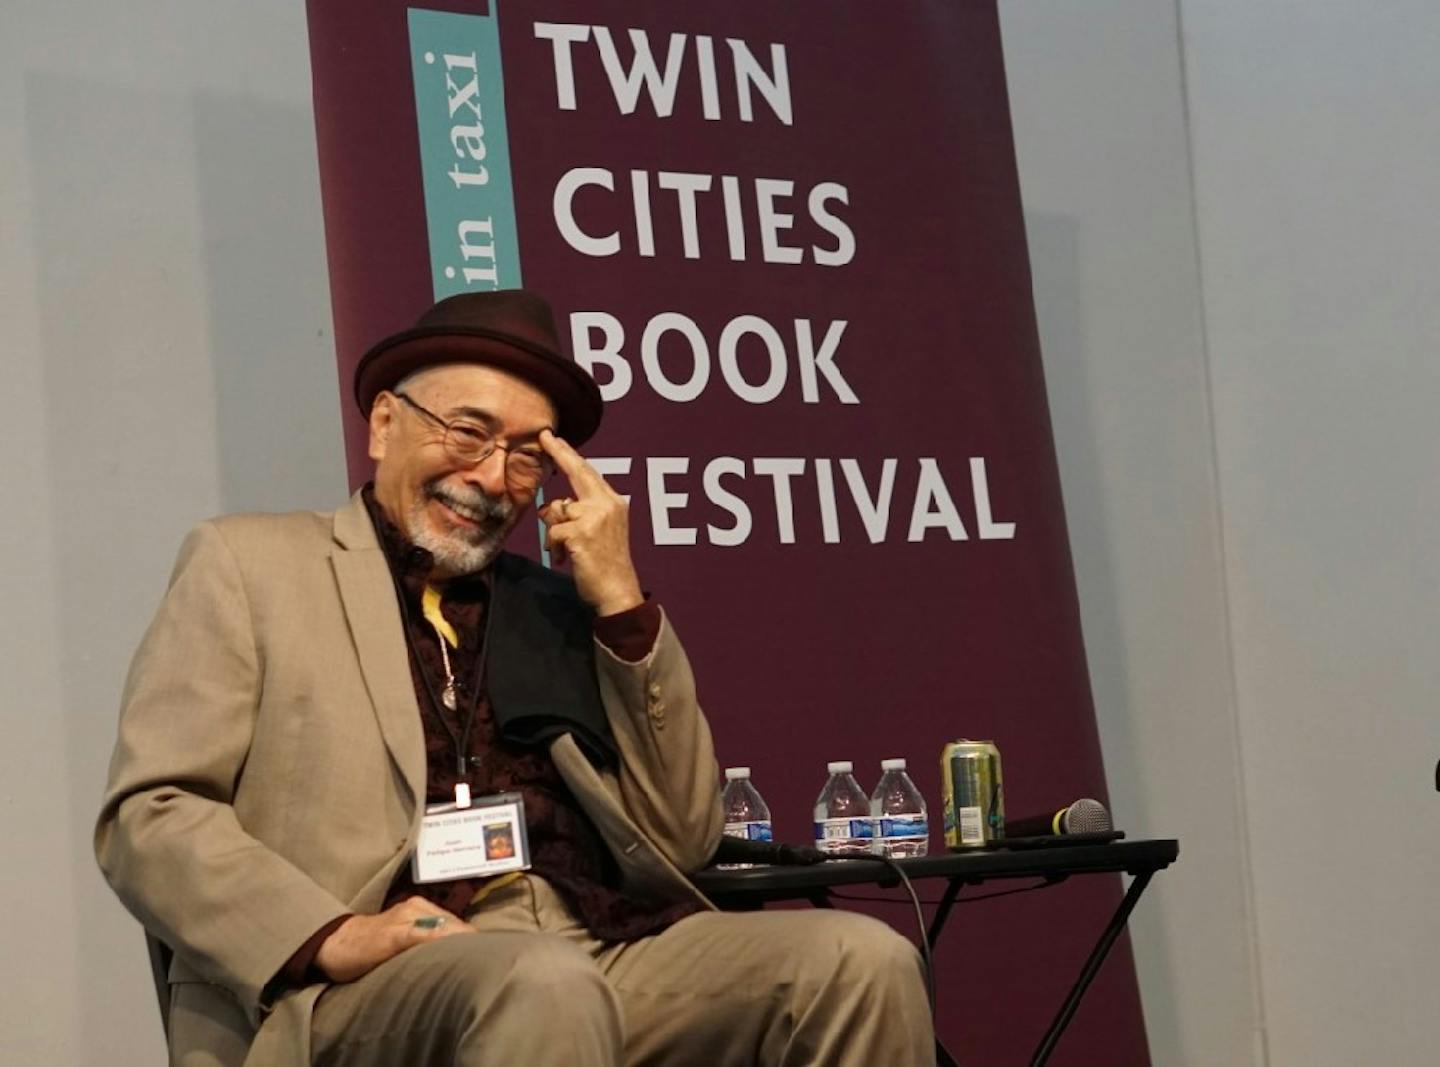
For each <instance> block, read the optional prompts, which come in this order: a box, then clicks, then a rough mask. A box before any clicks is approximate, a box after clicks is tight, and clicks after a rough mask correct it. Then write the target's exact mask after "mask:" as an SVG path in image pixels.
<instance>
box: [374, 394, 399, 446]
mask: <svg viewBox="0 0 1440 1067" xmlns="http://www.w3.org/2000/svg"><path fill="white" fill-rule="evenodd" d="M394 429H395V397H394V395H393V394H391V393H388V392H383V393H381V394H380V395H379V396H377V397H376V398H375V403H374V404H372V405H370V458H371V459H373V460H374V461H375V462H376V463H379V462H380V461H381V460H382V459H384V458H385V447H386V445H387V444H388V443H389V440H390V434H391V433H392V432H393V431H394Z"/></svg>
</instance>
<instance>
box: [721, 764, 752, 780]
mask: <svg viewBox="0 0 1440 1067" xmlns="http://www.w3.org/2000/svg"><path fill="white" fill-rule="evenodd" d="M749 777H750V768H749V767H726V768H725V780H726V781H727V782H735V781H738V780H740V779H741V778H749Z"/></svg>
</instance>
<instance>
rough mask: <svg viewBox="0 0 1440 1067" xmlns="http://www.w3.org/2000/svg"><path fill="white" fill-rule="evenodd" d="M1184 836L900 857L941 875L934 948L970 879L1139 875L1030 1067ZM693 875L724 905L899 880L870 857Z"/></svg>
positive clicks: (822, 896) (948, 1059)
mask: <svg viewBox="0 0 1440 1067" xmlns="http://www.w3.org/2000/svg"><path fill="white" fill-rule="evenodd" d="M1179 853H1180V843H1179V842H1178V841H1174V840H1156V841H1112V842H1109V843H1107V844H1088V845H1062V846H1058V847H1047V848H1023V849H1022V848H1015V849H993V850H987V851H983V852H947V853H942V854H940V855H935V856H922V857H919V858H917V859H905V860H898V861H896V862H898V863H899V865H900V867H901V869H902V870H904V872H905V874H906V876H907V877H909V878H910V879H911V880H914V879H919V878H944V879H946V880H947V883H948V884H947V885H946V887H945V893H944V895H943V896H942V897H941V899H940V903H939V905H938V906H937V908H936V910H935V915H934V917H933V918H932V919H931V921H930V928H929V930H928V931H927V933H926V940H928V941H929V943H930V947H931V948H932V949H934V947H935V945H936V942H937V941H938V940H939V938H940V932H941V931H942V930H943V929H944V928H945V922H946V920H947V919H949V917H950V911H951V909H952V908H953V907H954V906H955V903H956V901H957V900H958V899H959V897H960V891H961V890H962V889H964V888H965V886H967V885H980V884H981V883H984V882H992V881H999V880H1013V879H1022V878H1038V879H1040V880H1041V881H1042V882H1049V883H1057V882H1063V881H1065V880H1066V879H1067V878H1069V877H1071V876H1072V875H1077V874H1115V873H1124V874H1129V875H1132V876H1133V877H1134V881H1132V882H1131V883H1130V888H1129V889H1128V890H1127V891H1126V893H1125V896H1124V898H1123V899H1122V900H1121V901H1120V904H1119V906H1118V907H1117V908H1116V909H1115V913H1114V914H1113V915H1112V916H1111V917H1110V921H1109V923H1108V924H1107V925H1106V926H1105V929H1104V931H1103V932H1102V933H1101V935H1100V939H1099V940H1098V941H1097V942H1096V943H1095V947H1094V948H1093V949H1092V950H1091V952H1090V955H1089V956H1088V957H1087V958H1086V960H1085V963H1084V965H1083V966H1082V967H1081V968H1080V975H1079V977H1078V978H1076V980H1075V984H1074V985H1073V986H1071V988H1070V992H1069V993H1068V994H1067V995H1066V997H1065V1000H1064V1002H1063V1003H1062V1004H1061V1006H1060V1010H1059V1012H1057V1013H1056V1015H1055V1018H1054V1020H1053V1021H1052V1022H1051V1024H1050V1028H1049V1029H1048V1030H1046V1031H1045V1036H1044V1037H1043V1038H1042V1039H1041V1041H1040V1044H1039V1046H1038V1047H1037V1048H1036V1050H1035V1054H1034V1055H1033V1056H1032V1057H1031V1060H1030V1063H1031V1065H1032V1067H1038V1065H1040V1064H1043V1063H1045V1061H1046V1060H1048V1059H1049V1058H1050V1053H1051V1052H1053V1051H1054V1049H1055V1045H1056V1043H1057V1042H1058V1041H1059V1040H1060V1035H1061V1034H1062V1033H1064V1032H1065V1028H1066V1027H1067V1026H1068V1025H1069V1024H1070V1020H1071V1018H1073V1017H1074V1015H1075V1009H1076V1008H1077V1007H1079V1005H1080V998H1081V997H1083V996H1084V995H1085V991H1086V990H1087V989H1089V988H1090V983H1091V982H1092V981H1093V980H1094V978H1095V975H1096V974H1097V973H1098V972H1099V970H1100V965H1101V964H1102V963H1104V962H1105V957H1106V956H1107V955H1109V953H1110V948H1111V946H1113V945H1114V944H1115V940H1116V938H1118V937H1119V936H1120V932H1121V931H1122V930H1124V929H1125V923H1126V921H1127V920H1128V919H1129V918H1130V913H1131V911H1133V910H1134V909H1135V904H1136V902H1137V901H1138V900H1139V899H1140V894H1141V893H1143V892H1145V887H1146V886H1147V885H1149V884H1150V879H1151V878H1152V877H1153V876H1154V874H1155V872H1156V871H1159V870H1164V869H1165V868H1166V867H1168V866H1170V864H1172V863H1173V862H1175V857H1176V856H1178V855H1179ZM694 881H695V884H696V885H697V886H699V887H700V889H701V891H703V892H704V893H705V894H706V895H707V896H709V897H710V899H711V900H713V901H714V902H715V903H716V904H718V905H719V906H720V907H722V908H727V909H747V908H758V907H760V906H761V905H763V904H765V903H767V902H769V901H775V900H808V901H810V902H811V903H812V904H814V905H816V906H817V907H830V906H831V903H832V901H831V897H830V891H831V890H832V889H835V888H839V887H841V886H853V885H880V886H895V885H898V884H899V879H898V878H897V877H896V875H895V873H894V872H893V871H891V870H890V869H889V868H888V867H886V866H883V865H881V864H879V863H875V862H873V861H870V860H830V861H827V862H825V863H821V864H816V865H815V866H811V867H751V868H748V869H745V870H734V871H722V870H714V869H711V870H706V871H701V872H699V873H698V874H696V875H695V876H694ZM937 1055H938V1059H939V1063H940V1067H954V1065H955V1060H954V1058H953V1057H952V1056H951V1055H950V1054H949V1053H948V1052H947V1051H946V1050H945V1048H944V1047H943V1046H938V1045H937Z"/></svg>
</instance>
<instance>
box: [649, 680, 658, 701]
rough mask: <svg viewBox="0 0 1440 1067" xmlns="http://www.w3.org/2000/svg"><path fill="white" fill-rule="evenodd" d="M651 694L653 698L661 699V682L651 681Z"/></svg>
mask: <svg viewBox="0 0 1440 1067" xmlns="http://www.w3.org/2000/svg"><path fill="white" fill-rule="evenodd" d="M650 695H651V696H652V697H653V698H655V699H656V700H658V699H660V683H659V682H651V683H650Z"/></svg>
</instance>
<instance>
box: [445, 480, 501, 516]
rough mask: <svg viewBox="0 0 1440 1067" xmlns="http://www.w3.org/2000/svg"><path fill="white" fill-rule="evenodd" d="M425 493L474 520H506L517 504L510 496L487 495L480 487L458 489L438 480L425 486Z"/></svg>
mask: <svg viewBox="0 0 1440 1067" xmlns="http://www.w3.org/2000/svg"><path fill="white" fill-rule="evenodd" d="M425 495H426V496H429V497H432V498H434V499H436V500H439V501H440V502H441V503H442V504H444V505H445V506H446V507H449V508H451V509H453V510H454V511H455V512H456V513H457V514H460V515H463V516H464V517H465V518H467V519H470V520H471V521H472V522H483V521H485V520H486V519H489V520H491V521H492V522H504V521H505V520H506V519H508V518H510V516H511V514H512V513H513V512H514V511H515V505H514V504H513V503H512V502H511V501H510V499H509V498H508V497H492V496H487V495H486V494H485V493H482V492H481V491H479V490H478V489H476V490H457V489H454V488H452V487H450V486H447V485H441V484H439V483H438V482H431V483H430V484H429V485H427V486H426V487H425Z"/></svg>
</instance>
